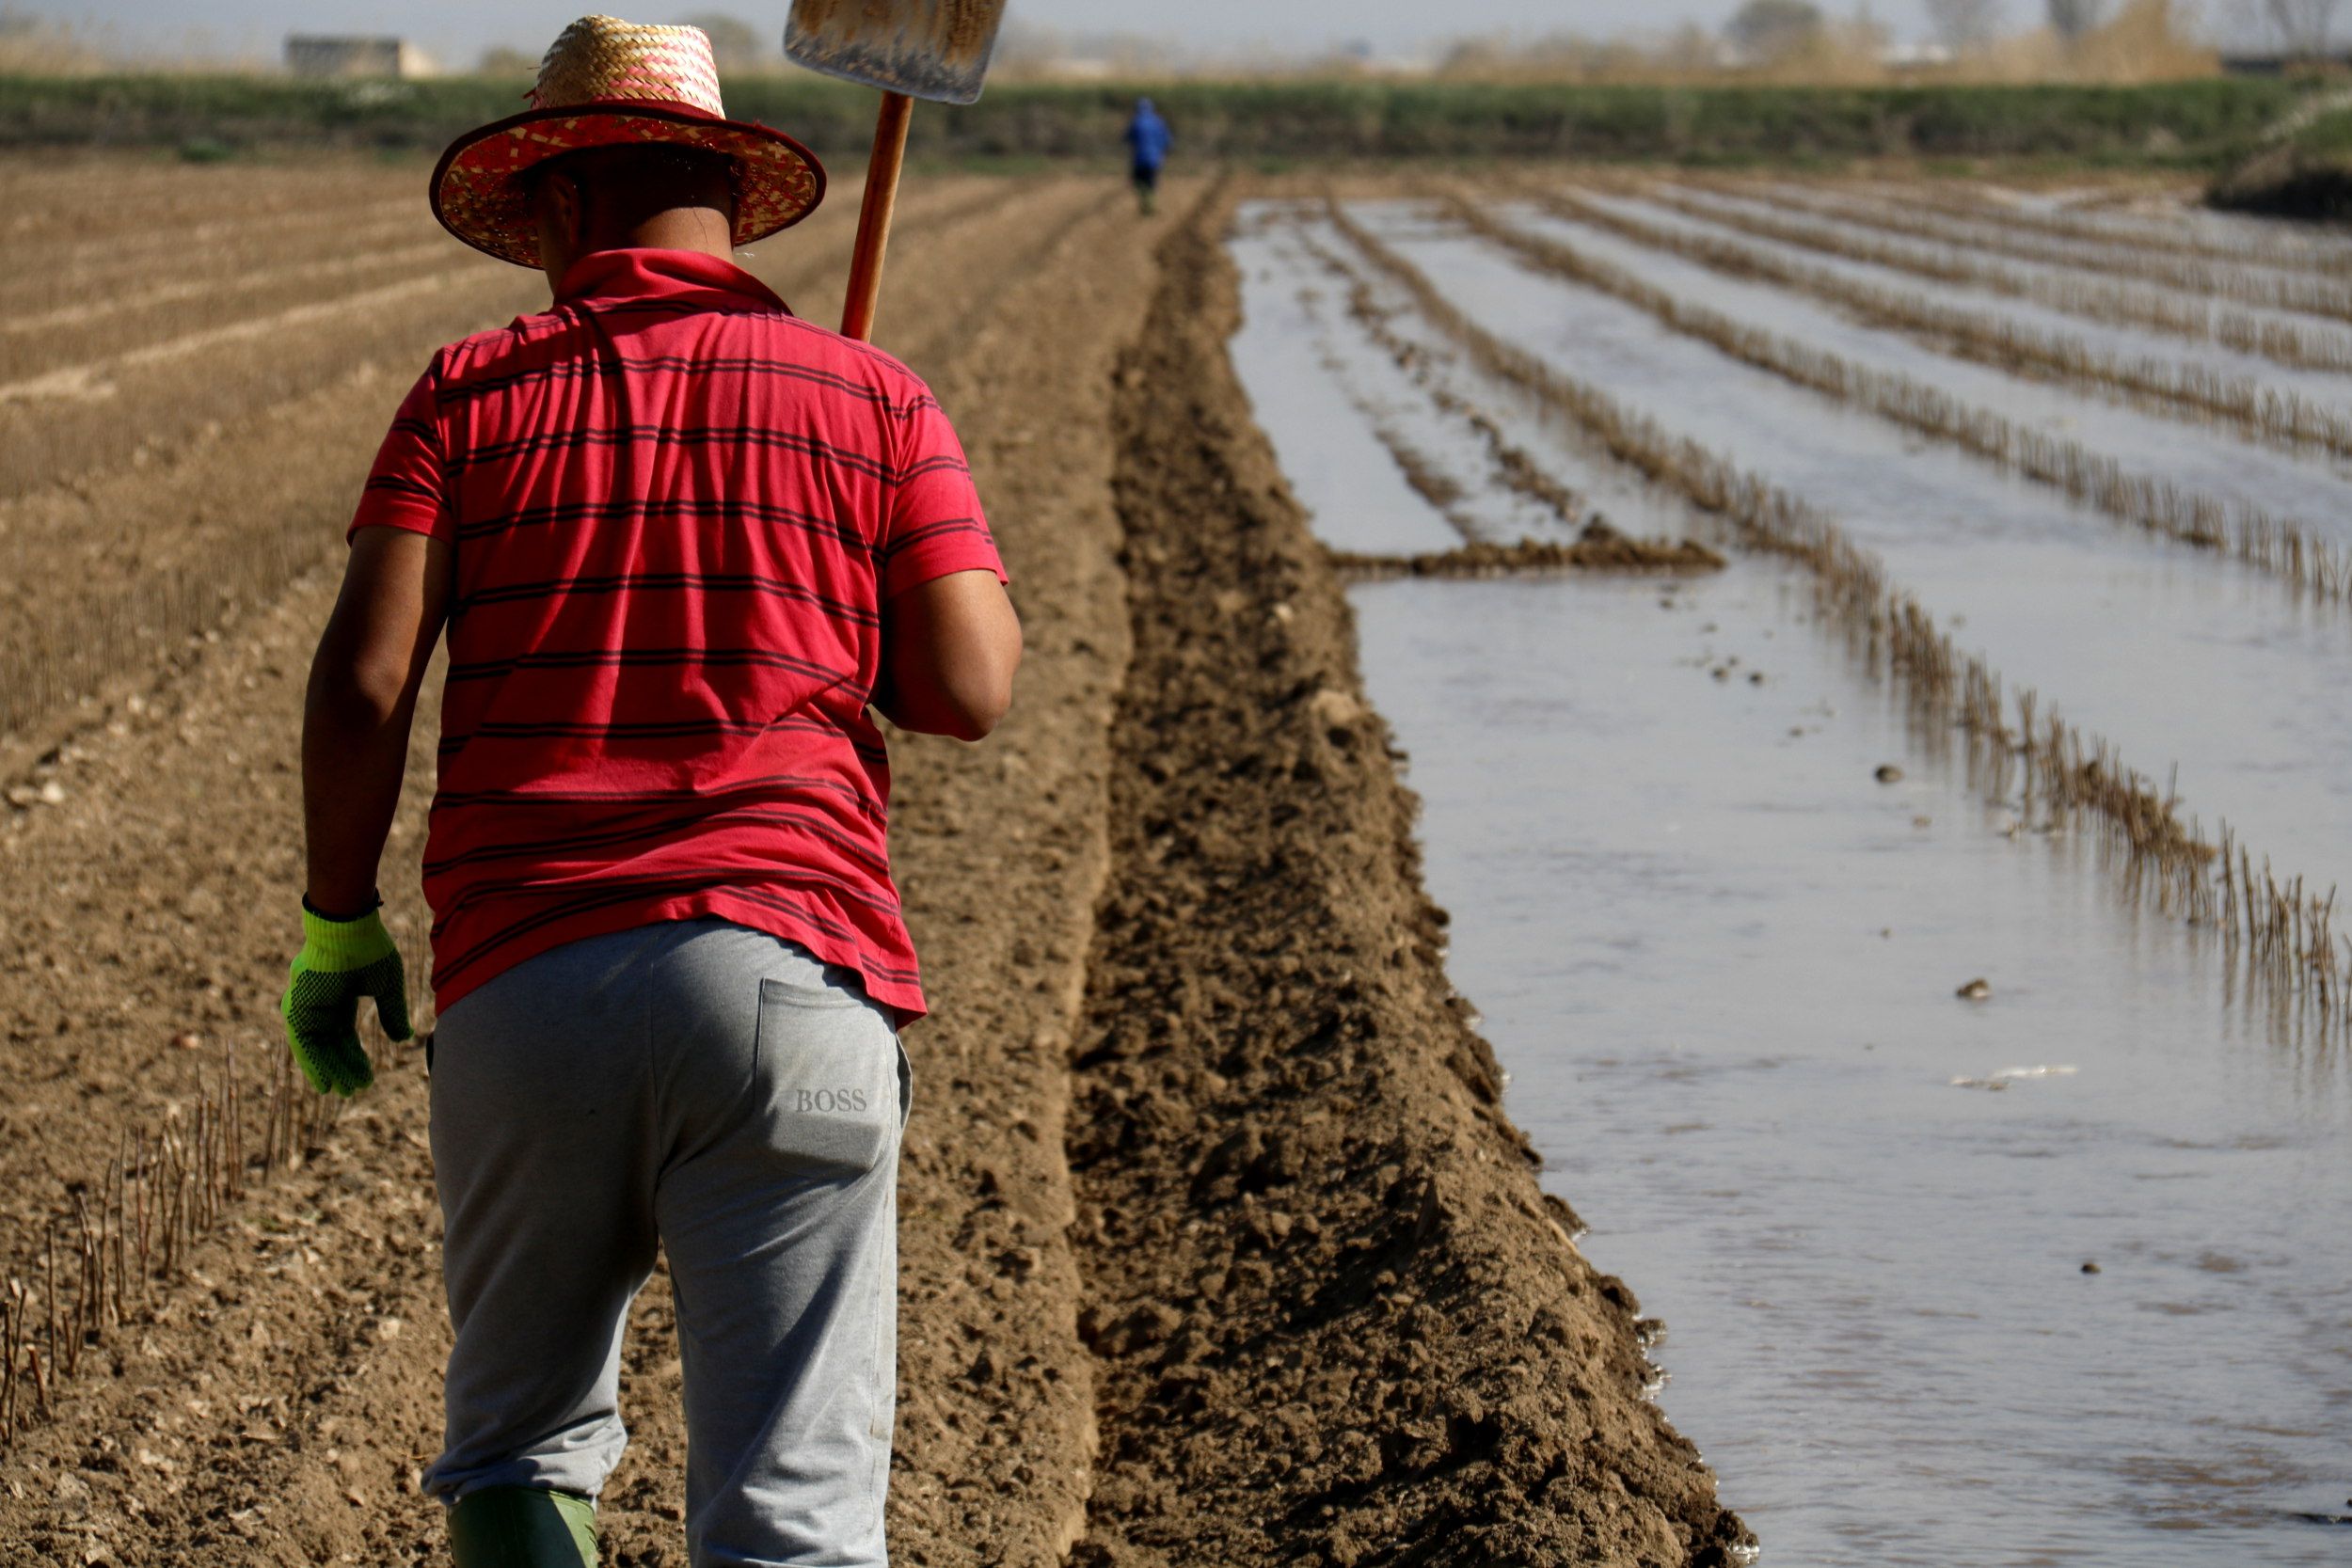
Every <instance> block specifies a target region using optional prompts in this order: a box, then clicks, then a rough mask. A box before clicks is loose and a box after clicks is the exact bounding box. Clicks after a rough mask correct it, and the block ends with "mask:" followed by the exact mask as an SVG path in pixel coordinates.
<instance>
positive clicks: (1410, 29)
mask: <svg viewBox="0 0 2352 1568" xmlns="http://www.w3.org/2000/svg"><path fill="white" fill-rule="evenodd" d="M1738 5H1739V0H1446V3H1444V4H1441V5H1438V4H1430V3H1429V0H1347V3H1344V4H1343V3H1342V0H1271V3H1269V0H1183V3H1182V4H1180V5H1168V4H1165V3H1162V4H1146V3H1145V0H1012V7H1011V10H1010V12H1009V14H1010V15H1011V16H1013V17H1015V18H1018V19H1022V20H1025V21H1027V22H1030V23H1033V24H1041V25H1044V26H1049V27H1054V28H1058V29H1063V30H1066V31H1073V32H1108V31H1132V32H1137V33H1146V34H1152V35H1156V36H1175V37H1179V38H1181V39H1182V40H1184V41H1185V42H1188V43H1192V44H1195V45H1198V46H1200V47H1204V48H1210V49H1216V50H1225V49H1232V48H1236V47H1240V46H1243V45H1246V44H1248V43H1249V42H1252V41H1255V40H1263V41H1265V42H1268V43H1270V44H1273V45H1274V46H1276V47H1278V48H1281V49H1284V50H1300V49H1311V48H1315V47H1317V46H1320V45H1324V44H1328V43H1336V42H1340V41H1343V40H1352V39H1361V40H1366V41H1368V42H1370V43H1371V44H1372V46H1373V47H1374V48H1375V50H1377V51H1379V52H1380V53H1383V54H1404V53H1408V52H1410V51H1412V50H1413V49H1414V48H1415V47H1416V46H1418V45H1421V44H1423V43H1425V42H1426V41H1427V40H1430V39H1431V38H1432V37H1434V36H1442V35H1448V34H1459V33H1467V32H1483V31H1489V30H1493V29H1499V28H1516V29H1520V30H1523V31H1529V32H1535V31H1544V30H1549V29H1553V28H1559V27H1564V26H1565V27H1573V28H1575V29H1577V30H1578V31H1582V32H1592V33H1613V32H1617V31H1620V30H1629V29H1642V28H1648V29H1660V30H1662V29H1664V28H1666V27H1668V26H1671V25H1673V24H1677V23H1679V22H1682V21H1685V20H1695V21H1699V22H1704V23H1708V24H1715V23H1720V22H1721V21H1722V20H1723V19H1724V17H1726V16H1728V15H1729V14H1730V13H1731V12H1732V10H1733V9H1735V8H1737V6H1738ZM2006 5H2007V8H2008V9H2009V10H2010V13H2011V15H2012V17H2013V18H2014V19H2016V20H2023V18H2024V16H2025V15H2026V13H2027V12H2028V11H2029V10H2030V11H2032V12H2036V13H2038V12H2039V11H2040V9H2041V0H2006ZM14 8H16V9H19V10H24V11H31V12H34V13H36V14H39V15H43V16H49V17H55V18H56V19H58V20H60V21H67V22H74V23H79V24H84V25H92V26H98V27H103V28H104V29H106V30H108V31H109V32H111V33H112V35H113V36H114V38H115V39H116V40H118V41H119V42H120V43H122V44H125V45H130V46H134V47H135V46H137V45H139V44H140V43H142V42H144V41H145V40H154V41H155V43H156V45H157V46H158V47H159V48H162V49H165V50H176V49H177V48H178V47H179V45H180V44H181V42H182V40H184V39H185V38H186V37H187V36H188V35H189V33H190V32H191V30H192V29H200V31H201V33H202V35H203V37H204V40H205V42H206V44H207V45H208V47H209V48H210V49H215V50H228V51H233V52H237V53H242V54H249V55H263V56H268V57H275V56H276V55H277V54H278V46H279V43H280V40H282V39H283V38H284V36H285V35H286V34H287V33H289V32H293V31H296V30H300V31H307V32H367V33H398V34H401V35H403V36H405V37H407V38H410V39H413V40H416V41H417V42H418V43H420V44H421V45H423V46H424V47H425V48H426V49H427V50H429V51H431V52H432V53H433V54H434V55H437V57H438V58H440V59H442V60H443V61H444V62H446V63H449V64H455V65H464V64H469V63H471V62H472V61H473V60H474V59H475V58H476V57H477V56H478V55H480V54H481V52H482V50H483V49H484V48H485V46H487V45H490V44H494V43H506V44H512V45H514V46H515V47H517V48H520V49H523V50H525V51H527V52H528V53H531V54H534V55H535V54H537V53H538V52H539V50H541V49H543V48H545V47H546V45H547V43H548V40H550V39H552V38H553V37H554V36H555V34H556V33H557V32H559V31H560V30H561V29H562V28H563V26H564V24H565V23H566V22H569V21H570V20H571V19H572V18H573V17H575V16H578V15H580V14H581V13H582V12H584V11H590V10H596V9H609V10H612V11H616V12H618V13H619V14H622V15H625V16H628V17H629V18H631V19H632V20H637V21H644V22H667V21H674V20H675V19H676V18H678V17H679V16H681V15H689V14H691V13H693V12H695V11H701V10H718V11H726V12H730V13H732V14H734V15H737V16H740V17H742V18H743V19H744V20H745V21H747V22H750V23H752V24H755V25H758V26H761V27H763V28H765V29H766V30H769V31H771V32H773V33H776V34H778V35H781V34H782V32H783V30H784V17H785V13H786V11H787V9H788V8H789V0H211V3H209V4H206V5H203V6H200V7H199V6H195V5H192V4H190V0H14ZM1824 8H1825V9H1828V10H1832V11H1844V10H1847V9H1849V8H1850V5H1849V4H1847V3H1845V0H1830V3H1829V4H1828V5H1826V6H1825V7H1824ZM1872 9H1873V11H1874V12H1875V14H1876V15H1877V16H1878V17H1879V19H1880V20H1881V21H1882V22H1883V23H1885V24H1888V25H1889V26H1890V27H1891V28H1893V30H1894V31H1895V33H1896V34H1897V36H1898V37H1905V38H1909V37H1917V36H1923V35H1924V32H1925V24H1924V23H1923V21H1922V19H1921V11H1920V6H1919V0H1876V3H1875V4H1874V5H1873V7H1872Z"/></svg>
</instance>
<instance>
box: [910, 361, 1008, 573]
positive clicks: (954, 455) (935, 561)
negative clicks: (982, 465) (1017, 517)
mask: <svg viewBox="0 0 2352 1568" xmlns="http://www.w3.org/2000/svg"><path fill="white" fill-rule="evenodd" d="M900 428H901V434H900V436H899V442H898V489H897V491H896V493H895V494H894V495H893V497H892V499H891V503H890V517H889V521H888V524H887V526H886V527H885V528H884V530H883V532H882V597H883V598H884V599H889V598H893V597H895V596H896V595H898V594H903V593H904V592H906V591H907V590H908V589H910V588H914V587H916V586H918V585H920V584H922V583H926V582H929V581H930V580H931V579H932V578H944V577H946V576H947V575H948V574H949V573H951V572H978V571H986V572H993V573H995V574H996V580H997V581H999V582H1004V581H1007V580H1009V579H1008V578H1006V576H1005V564H1004V562H1003V561H1002V560H1001V559H999V558H998V556H997V554H996V540H995V538H994V536H993V535H992V534H991V533H990V532H989V531H988V518H987V515H985V514H984V513H982V511H981V510H980V493H979V491H978V490H977V489H976V488H975V487H974V486H973V483H972V465H971V464H969V463H968V462H966V461H965V460H964V456H963V443H961V441H959V440H957V439H956V432H955V427H954V426H952V425H950V424H949V423H948V422H947V416H946V413H945V412H944V411H943V410H942V409H941V408H940V406H939V400H938V399H936V398H934V397H932V396H931V395H930V392H929V391H922V392H918V393H917V394H916V396H915V399H914V403H913V404H910V405H909V406H908V407H907V409H906V411H905V414H904V415H903V417H902V422H901V427H900Z"/></svg>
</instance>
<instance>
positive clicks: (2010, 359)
mask: <svg viewBox="0 0 2352 1568" xmlns="http://www.w3.org/2000/svg"><path fill="white" fill-rule="evenodd" d="M1535 199H1536V202H1537V204H1538V205H1540V206H1542V207H1544V208H1545V209H1546V210H1547V211H1549V212H1550V213H1552V214H1554V215H1556V216H1559V217H1563V218H1565V219H1567V220H1569V221H1570V222H1573V223H1580V224H1583V225H1586V226H1588V227H1591V228H1595V229H1599V230H1604V231H1606V232H1609V233H1613V234H1615V235H1617V236H1619V237H1620V238H1623V239H1626V240H1629V241H1631V242H1633V243H1634V244H1636V245H1644V246H1646V247H1648V248H1650V249H1653V250H1662V251H1667V252H1669V253H1671V254H1673V255H1676V256H1679V257H1682V258H1684V259H1685V260H1687V261H1696V262H1697V263H1699V264H1700V265H1701V266H1704V267H1707V268H1708V269H1709V270H1710V271H1714V272H1718V273H1722V274H1724V276H1726V277H1741V278H1749V279H1755V280H1758V281H1762V282H1766V283H1770V284H1773V285H1775V286H1777V287H1780V288H1784V289H1788V290H1792V291H1794V292H1796V293H1804V294H1810V295H1812V296H1813V297H1815V298H1816V299H1820V300H1824V301H1827V302H1828V303H1830V304H1832V305H1834V306H1836V307H1837V308H1838V309H1841V310H1843V311H1844V312H1845V313H1846V314H1848V315H1850V316H1852V317H1853V318H1855V319H1856V320H1859V321H1862V322H1865V323H1867V324H1868V325H1872V326H1877V327H1889V328H1892V329H1894V330H1896V331H1899V332H1902V333H1905V334H1907V335H1909V336H1911V337H1913V338H1915V339H1917V340H1918V341H1922V342H1924V343H1926V344H1927V345H1928V346H1929V347H1931V348H1934V349H1937V350H1939V351H1941V352H1944V353H1947V354H1950V355H1953V356H1956V357H1959V358H1963V359H1969V360H1973V361H1975V362H1976V363H1978V364H1981V365H1989V366H1991V367H1993V368H1994V369H1995V370H2001V371H2007V372H2010V373H2012V374H2019V375H2026V376H2031V377H2033V378H2035V379H2037V380H2043V381H2050V382H2054V383H2057V384H2058V385H2061V386H2071V387H2076V388H2083V389H2085V390H2088V391H2090V392H2092V393H2095V394H2097V395H2099V396H2102V397H2106V398H2110V399H2113V400H2115V401H2117V402H2122V403H2126V404H2132V405H2134V406H2137V407H2141V408H2146V409H2150V410H2153V412H2156V413H2159V414H2164V415H2167V416H2169V417H2171V418H2174V419H2179V420H2188V421H2190V422H2194V423H2201V424H2220V425H2224V426H2227V427H2229V428H2230V429H2232V430H2233V431H2234V432H2236V433H2237V434H2238V435H2240V436H2245V437H2247V438H2249V439H2252V440H2257V441H2262V442H2264V443H2265V444H2268V445H2271V446H2275V447H2278V448H2280V449H2281V450H2283V451H2324V452H2327V453H2328V454H2330V455H2333V456H2339V457H2344V456H2352V411H2347V410H2345V409H2344V408H2341V407H2337V406H2332V405H2329V404H2319V403H2314V402H2312V400H2310V399H2308V398H2304V397H2301V396H2298V395H2297V394H2296V393H2294V392H2282V391H2280V390H2279V389H2278V388H2275V387H2269V386H2265V384H2263V383H2262V382H2260V381H2257V380H2255V379H2254V378H2253V377H2251V376H2240V375H2228V374H2224V373H2222V372H2218V371H2216V370H2213V369H2212V368H2211V367H2209V366H2205V365H2201V364H2198V363H2196V362H2194V361H2183V360H2171V359H2164V358H2160V357H2158V356H2154V355H2143V356H2138V357H2137V358H2129V359H2127V358H2122V357H2119V356H2115V355H2112V354H2108V353H2106V351H2104V350H2102V349H2099V348H2095V347H2093V346H2092V345H2091V344H2090V343H2089V342H2088V341H2085V340H2083V339H2080V338H2074V337H2068V336H2064V335H2061V334H2058V333H2055V332H2047V331H2042V330H2040V329H2038V328H2035V327H2032V326H2028V325H2024V324H2023V323H2020V322H2016V321H2013V320H2010V319H2009V318H2007V317H2004V316H2000V315H1997V314H1994V313H1992V312H1988V311H1982V310H1973V309H1963V308H1960V307H1956V306H1949V305H1944V304H1939V303H1937V302H1936V301H1934V300H1932V299H1931V298H1929V297H1928V296H1927V295H1926V294H1924V293H1920V292H1918V291H1915V290H1908V289H1890V288H1881V287H1879V286H1877V285H1875V284H1872V283H1868V282H1866V281H1863V280H1862V279H1859V278H1856V277H1852V276H1851V275H1850V274H1847V273H1844V272H1841V271H1839V270H1837V269H1836V268H1835V267H1828V266H1817V265H1809V264H1806V263H1804V262H1801V261H1793V260H1790V259H1787V258H1785V257H1782V256H1780V255H1777V254H1774V253H1772V252H1770V251H1767V250H1763V249H1760V248H1758V247H1757V246H1756V245H1749V244H1745V243H1742V242H1741V241H1739V240H1737V239H1732V238H1729V237H1725V236H1722V235H1718V234H1713V233H1706V232H1693V231H1691V230H1683V229H1678V228H1672V227H1669V226H1667V225H1664V224H1659V223H1651V222H1648V221H1645V220H1644V219H1642V218H1640V217H1638V216H1635V215H1633V214H1629V213H1626V212H1624V211H1622V210H1620V209H1618V208H1615V207H1609V206H1602V205H1600V204H1598V203H1596V202H1593V201H1590V200H1587V199H1585V198H1583V197H1582V196H1581V195H1579V194H1577V193H1575V192H1573V191H1556V190H1545V191H1542V192H1539V193H1538V194H1537V196H1536V198H1535Z"/></svg>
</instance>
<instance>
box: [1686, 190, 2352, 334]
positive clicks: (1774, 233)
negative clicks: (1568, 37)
mask: <svg viewBox="0 0 2352 1568" xmlns="http://www.w3.org/2000/svg"><path fill="white" fill-rule="evenodd" d="M1641 195H1642V196H1643V198H1645V199H1646V200H1650V201H1654V202H1657V203H1658V204H1659V205H1661V206H1664V207H1669V208H1672V209H1674V210H1675V211H1677V212H1680V213H1683V214H1687V215H1689V216H1692V217H1695V218H1698V219H1700V220H1702V221H1704V222H1708V223H1712V224H1717V225H1720V226H1722V227H1724V228H1730V229H1737V230H1740V231H1742V232H1744V233H1749V234H1754V235H1756V236H1757V237H1758V238H1761V239H1768V240H1776V241H1778V242H1780V243H1782V244H1784V245H1799V246H1802V247H1804V249H1807V250H1816V251H1820V252H1822V253H1823V254H1825V255H1831V256H1841V257H1844V258H1845V259H1847V260H1848V261H1860V262H1863V263H1866V264H1867V265H1871V266H1878V267H1884V268H1888V269H1890V270H1892V271H1896V272H1903V273H1908V274H1910V275H1911V276H1913V277H1924V278H1927V279H1929V280H1930V281H1931V282H1937V283H1954V284H1959V285H1962V286H1963V287H1966V288H1975V289H1983V290H1986V291H1988V292H1990V293H1997V294H2005V295H2008V296H2009V297H2010V298H2012V299H2022V300H2027V301H2030V302H2032V303H2034V304H2036V305H2042V306H2045V307H2047V308H2048V309H2053V310H2058V311H2063V312H2064V313H2066V314H2068V315H2074V316H2081V317H2083V318H2084V319H2085V320H2087V321H2096V322H2103V323H2106V324H2108V325H2118V326H2131V327H2139V328H2144V329H2146V330H2149V331H2153V332H2162V333H2166V334H2168V335H2170V336H2173V337H2178V338H2186V339H2190V340H2194V341H2204V342H2212V343H2216V344H2218V345H2220V346H2221V347H2223V348H2228V349H2233V350H2235V351H2236V352H2238V353H2241V354H2250V355H2256V356H2261V357H2263V358H2266V359H2270V360H2273V361H2275V362H2276V363H2279V364H2281V365H2287V366H2291V367H2293V368H2295V369H2297V370H2310V371H2347V370H2352V334H2346V333H2345V332H2344V330H2343V329H2342V328H2340V327H2337V326H2333V325H2328V324H2325V323H2318V322H2313V323H2310V324H2304V323H2298V322H2295V321H2289V320H2284V319H2281V318H2280V317H2279V316H2276V315H2265V314H2263V313H2261V312H2258V311H2253V310H2245V309H2236V308H2233V307H2231V306H2227V305H2218V304H2216V303H2214V302H2212V301H2210V300H2204V299H2194V298H2189V297H2185V296H2184V295H2181V294H2178V293H2171V292H2168V291H2165V290H2161V289H2152V288H2146V287H2139V286H2135V285H2129V284H2122V283H2115V282H2110V281H2108V280H2106V278H2104V277H2090V276H2085V275H2083V274H2082V273H2080V272H2079V271H2076V272H2051V271H2047V270H2042V269H2020V268H2017V267H2013V266H2009V265H2005V264H2003V263H2002V262H2001V261H1998V260H1995V259H1993V258H1990V257H1986V256H1982V255H1979V254H1971V253H1970V251H1969V250H1968V248H1967V247H1966V246H1964V245H1951V244H1938V245H1925V244H1920V243H1917V242H1914V241H1910V240H1904V239H1900V238H1897V237H1895V236H1893V235H1889V234H1883V233H1875V232H1871V231H1870V230H1869V227H1868V225H1867V221H1866V220H1865V218H1864V217H1863V216H1861V215H1860V214H1855V215H1853V216H1851V217H1847V216H1838V215H1834V214H1824V213H1816V212H1811V211H1809V210H1807V209H1805V208H1804V207H1803V206H1802V205H1801V204H1799V203H1798V198H1790V203H1791V204H1790V205H1780V206H1775V207H1774V208H1773V209H1772V210H1771V211H1758V210H1757V208H1756V205H1754V203H1755V201H1756V198H1754V197H1752V196H1750V195H1748V194H1747V193H1746V192H1745V191H1744V190H1741V189H1740V188H1737V187H1731V186H1726V185H1723V184H1721V183H1718V184H1715V185H1710V186H1708V187H1704V188H1701V189H1688V188H1684V187H1681V186H1677V185H1667V184H1656V185H1648V186H1645V187H1644V188H1643V189H1642V191H1641Z"/></svg>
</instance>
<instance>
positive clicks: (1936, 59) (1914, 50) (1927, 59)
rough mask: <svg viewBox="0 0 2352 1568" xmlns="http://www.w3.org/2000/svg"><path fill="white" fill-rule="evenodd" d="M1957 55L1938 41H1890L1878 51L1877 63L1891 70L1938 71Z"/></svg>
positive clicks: (1950, 62) (1951, 61)
mask: <svg viewBox="0 0 2352 1568" xmlns="http://www.w3.org/2000/svg"><path fill="white" fill-rule="evenodd" d="M1958 57H1959V56H1957V55H1954V54H1953V53H1952V52H1951V51H1950V50H1949V49H1947V48H1946V47H1945V46H1944V45H1942V44H1940V43H1890V44H1888V45H1887V46H1886V47H1885V48H1883V49H1882V50H1880V51H1879V64H1880V65H1882V66H1884V67H1885V68H1886V69H1887V70H1889V71H1940V70H1942V69H1943V68H1944V67H1946V66H1947V65H1950V64H1952V63H1953V61H1954V60H1956V59H1957V58H1958Z"/></svg>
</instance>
